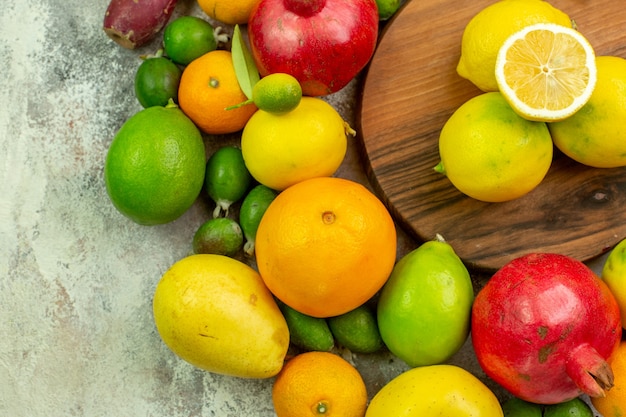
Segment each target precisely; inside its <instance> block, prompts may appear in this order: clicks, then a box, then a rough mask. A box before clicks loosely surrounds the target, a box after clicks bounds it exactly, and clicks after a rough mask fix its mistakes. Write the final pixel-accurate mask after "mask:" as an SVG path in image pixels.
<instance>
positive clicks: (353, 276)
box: [255, 177, 396, 317]
mask: <svg viewBox="0 0 626 417" xmlns="http://www.w3.org/2000/svg"><path fill="white" fill-rule="evenodd" d="M255 247H256V249H255V250H256V261H257V266H258V269H259V272H260V274H261V277H262V278H263V280H264V282H265V284H266V285H267V287H268V288H269V289H270V291H272V293H273V294H274V295H275V296H276V297H278V298H279V299H280V300H281V301H282V302H284V303H285V304H287V305H289V306H290V307H291V308H293V309H295V310H297V311H299V312H301V313H303V314H307V315H309V316H314V317H331V316H338V315H340V314H343V313H346V312H348V311H350V310H353V309H355V308H356V307H358V306H360V305H362V304H363V303H365V302H366V301H367V300H369V299H370V298H371V297H372V296H373V295H374V294H376V292H377V291H378V290H379V289H380V288H381V287H382V286H383V285H384V283H385V282H386V281H387V278H389V275H390V274H391V271H392V269H393V266H394V263H395V259H396V229H395V226H394V223H393V220H392V218H391V216H390V214H389V212H388V211H387V208H386V207H385V206H384V205H383V203H382V202H381V201H380V200H379V199H378V198H377V197H376V196H375V195H374V194H373V193H372V192H371V191H369V190H368V189H367V188H365V187H364V186H363V185H361V184H359V183H357V182H354V181H351V180H348V179H343V178H336V177H317V178H312V179H308V180H305V181H302V182H299V183H296V184H294V185H292V186H290V187H288V188H287V189H285V190H284V191H282V192H281V193H280V194H279V195H278V196H277V197H276V198H275V199H274V200H273V201H272V203H271V204H270V205H269V207H268V208H267V210H266V211H265V214H264V215H263V218H262V219H261V222H260V224H259V228H258V230H257V235H256V242H255Z"/></svg>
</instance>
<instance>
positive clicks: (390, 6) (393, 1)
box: [376, 0, 403, 20]
mask: <svg viewBox="0 0 626 417" xmlns="http://www.w3.org/2000/svg"><path fill="white" fill-rule="evenodd" d="M402 2H403V1H402V0H376V5H377V6H378V19H379V20H387V19H389V18H390V17H391V16H393V15H394V14H395V13H396V12H397V11H398V9H399V8H400V6H401V5H402Z"/></svg>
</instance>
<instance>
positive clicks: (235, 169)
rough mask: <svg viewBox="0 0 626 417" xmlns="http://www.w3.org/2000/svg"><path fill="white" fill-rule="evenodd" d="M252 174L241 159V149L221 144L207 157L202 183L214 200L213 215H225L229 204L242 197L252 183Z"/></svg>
mask: <svg viewBox="0 0 626 417" xmlns="http://www.w3.org/2000/svg"><path fill="white" fill-rule="evenodd" d="M252 181H253V179H252V175H250V172H248V169H247V168H246V164H245V163H244V161H243V156H242V153H241V149H239V148H237V147H235V146H222V147H221V148H219V149H218V150H217V151H215V152H214V153H213V154H212V155H211V156H210V157H209V159H208V161H207V164H206V173H205V177H204V184H205V188H206V192H207V193H208V195H209V197H211V199H213V201H214V202H215V204H216V206H215V210H214V211H213V217H220V215H221V214H222V211H223V212H224V215H225V216H228V212H229V209H230V206H231V204H233V203H234V202H236V201H239V200H240V199H242V198H243V197H244V195H245V194H246V192H247V191H248V189H249V188H250V185H251V184H252Z"/></svg>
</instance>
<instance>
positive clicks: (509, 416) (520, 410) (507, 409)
mask: <svg viewBox="0 0 626 417" xmlns="http://www.w3.org/2000/svg"><path fill="white" fill-rule="evenodd" d="M502 411H503V412H504V417H542V416H543V408H542V406H541V405H539V404H535V403H530V402H528V401H524V400H522V399H521V398H517V397H511V398H509V399H508V400H506V401H505V402H504V403H502Z"/></svg>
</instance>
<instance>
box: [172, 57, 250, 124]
mask: <svg viewBox="0 0 626 417" xmlns="http://www.w3.org/2000/svg"><path fill="white" fill-rule="evenodd" d="M246 100H247V97H246V96H245V94H244V93H243V91H242V90H241V87H240V86H239V82H238V81H237V75H236V74H235V67H234V65H233V60H232V55H231V53H230V51H224V50H214V51H210V52H207V53H206V54H204V55H202V56H201V57H199V58H196V59H194V60H193V61H191V62H190V63H189V65H187V66H186V67H185V69H184V70H183V75H182V76H181V79H180V85H179V87H178V104H179V105H180V108H181V109H182V110H183V112H185V114H186V115H187V116H188V117H189V118H190V119H191V120H193V122H194V123H195V124H196V125H197V126H198V128H199V129H200V130H202V131H203V132H204V133H208V134H213V135H221V134H226V133H234V132H237V131H239V130H241V129H243V127H244V126H245V125H246V123H247V122H248V119H250V117H252V115H253V114H254V112H255V111H256V110H257V108H256V106H255V105H253V104H250V105H247V106H241V107H236V108H232V109H230V110H227V109H226V108H227V107H234V106H235V105H237V104H239V103H241V102H243V101H246Z"/></svg>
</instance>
